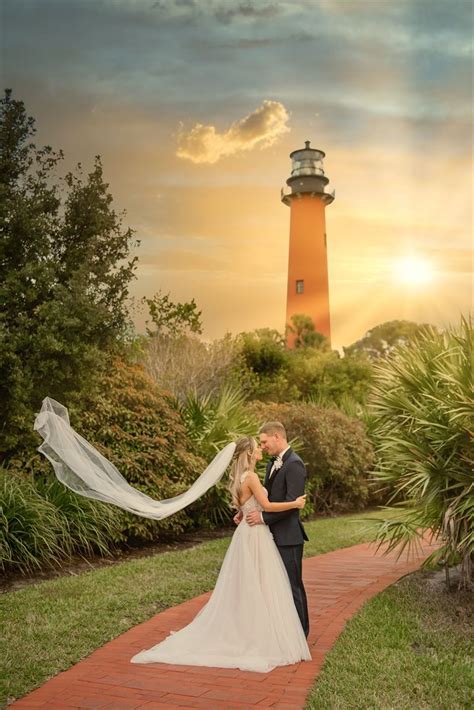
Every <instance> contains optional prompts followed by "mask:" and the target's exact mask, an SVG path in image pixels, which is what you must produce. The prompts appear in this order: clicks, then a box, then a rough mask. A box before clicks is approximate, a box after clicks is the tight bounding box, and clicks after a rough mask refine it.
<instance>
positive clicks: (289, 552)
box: [278, 545, 309, 637]
mask: <svg viewBox="0 0 474 710" xmlns="http://www.w3.org/2000/svg"><path fill="white" fill-rule="evenodd" d="M278 551H279V553H280V555H281V559H282V560H283V564H284V565H285V567H286V571H287V572H288V577H289V578H290V584H291V591H292V592H293V599H294V602H295V607H296V611H297V612H298V616H299V617H300V621H301V626H302V627H303V631H304V633H305V636H306V637H308V634H309V615H308V602H307V600H306V592H305V588H304V586H303V545H283V546H281V547H278Z"/></svg>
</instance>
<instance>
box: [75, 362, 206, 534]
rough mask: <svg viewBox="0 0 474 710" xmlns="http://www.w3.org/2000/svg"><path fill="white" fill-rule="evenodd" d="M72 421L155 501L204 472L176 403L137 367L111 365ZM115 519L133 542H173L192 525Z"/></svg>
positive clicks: (186, 519) (179, 517)
mask: <svg viewBox="0 0 474 710" xmlns="http://www.w3.org/2000/svg"><path fill="white" fill-rule="evenodd" d="M74 414H75V413H72V415H74ZM71 421H72V425H73V427H74V428H75V429H76V430H77V431H80V433H81V435H82V436H84V437H85V438H86V439H87V440H89V441H90V442H91V443H93V444H94V445H95V446H96V447H97V449H98V450H99V451H100V452H101V453H102V454H103V455H104V456H105V457H106V458H108V459H109V460H110V461H112V462H113V463H114V465H115V466H116V467H117V468H118V470H119V471H120V473H121V474H122V475H123V476H124V478H126V479H127V481H128V482H129V483H130V485H132V486H134V487H135V488H137V489H138V490H140V491H142V492H143V493H146V494H147V495H149V496H151V497H152V498H155V499H156V500H164V499H166V498H171V497H174V496H176V495H179V494H180V493H183V492H184V491H185V490H187V489H188V488H189V487H190V486H191V484H192V483H193V482H194V481H195V479H196V478H197V477H198V475H200V474H201V473H202V471H203V470H204V469H205V468H206V465H207V462H206V461H204V459H202V458H201V457H200V456H199V454H198V452H195V451H193V448H194V447H193V444H192V442H191V441H190V439H189V437H188V436H187V432H186V429H185V426H184V422H183V419H182V416H181V414H180V412H179V411H178V409H177V406H176V403H175V401H174V399H173V398H172V397H171V395H170V394H169V393H166V392H163V391H162V390H160V389H159V388H158V387H157V386H156V385H155V384H154V383H153V382H152V381H151V380H150V378H149V377H148V376H147V375H146V373H145V372H144V370H143V368H142V367H141V366H140V365H131V364H127V363H125V362H123V361H121V360H114V361H112V362H111V367H110V369H109V371H108V374H107V375H106V376H105V377H104V378H103V381H102V384H101V392H100V393H99V394H98V395H96V396H94V397H93V398H92V399H91V401H89V402H85V403H84V405H83V408H82V411H81V412H77V416H72V417H71ZM119 514H120V516H121V518H122V533H123V534H124V535H125V537H126V538H127V539H128V540H134V541H135V540H155V539H156V538H157V536H159V537H160V539H163V538H167V537H174V536H176V535H177V534H179V533H181V532H183V531H184V530H185V529H187V528H189V527H191V526H192V525H193V524H194V522H193V519H192V517H190V515H189V513H188V511H187V510H182V511H180V512H179V513H176V514H175V515H172V516H170V517H169V518H165V519H163V520H159V521H157V520H150V519H147V518H140V517H138V516H136V515H133V514H131V513H127V512H124V511H119Z"/></svg>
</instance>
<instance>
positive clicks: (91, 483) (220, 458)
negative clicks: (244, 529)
mask: <svg viewBox="0 0 474 710" xmlns="http://www.w3.org/2000/svg"><path fill="white" fill-rule="evenodd" d="M34 428H35V430H36V431H37V432H38V433H39V434H40V436H42V438H43V439H44V442H43V443H42V444H41V446H39V447H38V451H40V452H41V453H42V454H44V455H45V456H46V458H48V459H49V460H50V461H51V463H52V465H53V468H54V472H55V474H56V477H57V478H58V479H59V480H60V481H61V483H64V485H65V486H67V487H68V488H70V489H71V490H72V491H74V492H75V493H79V495H82V496H86V497H87V498H94V499H96V500H100V501H103V502H105V503H112V504H113V505H117V506H119V508H123V509H124V510H128V511H129V512H130V513H135V515H140V516H142V517H144V518H153V519H155V520H162V519H163V518H167V517H168V516H170V515H173V514H174V513H177V512H178V510H182V509H183V508H185V507H186V506H187V505H190V503H193V502H194V501H195V500H197V499H198V498H199V497H200V496H202V495H203V494H204V493H206V491H208V490H209V488H211V487H212V486H214V485H215V484H216V483H217V482H218V481H219V480H220V479H221V478H222V476H223V475H224V472H225V470H226V468H227V466H228V465H229V463H230V461H231V459H232V455H233V453H234V450H235V444H234V443H230V444H227V446H226V447H224V448H223V449H222V450H221V451H219V453H218V454H217V455H216V457H215V458H214V459H213V460H212V461H211V463H210V464H209V466H208V467H207V468H206V470H205V471H204V472H203V473H202V474H201V475H200V476H199V478H197V480H196V481H195V482H194V483H193V484H192V486H191V487H190V488H189V489H188V490H187V491H185V492H184V493H181V494H180V495H178V496H175V497H174V498H168V499H167V500H161V501H158V500H154V499H153V498H150V496H147V495H145V493H142V492H141V491H138V490H136V488H132V486H130V485H129V484H128V483H127V481H126V480H125V478H124V477H123V476H122V475H121V474H120V473H119V472H118V470H117V469H116V467H115V466H114V465H113V464H112V463H110V461H108V460H107V459H106V458H105V457H104V456H102V454H100V453H99V452H98V451H97V450H96V449H94V447H93V446H91V444H89V442H88V441H86V440H85V439H84V438H83V437H82V436H80V435H79V434H78V433H77V432H75V431H74V429H73V428H72V427H71V425H70V424H69V415H68V411H67V409H66V407H64V406H63V405H62V404H60V403H59V402H56V401H55V400H54V399H51V398H50V397H46V398H45V399H44V400H43V404H42V406H41V411H40V412H39V414H38V415H37V417H36V419H35V423H34Z"/></svg>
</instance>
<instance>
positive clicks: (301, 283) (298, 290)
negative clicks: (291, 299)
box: [296, 279, 304, 293]
mask: <svg viewBox="0 0 474 710" xmlns="http://www.w3.org/2000/svg"><path fill="white" fill-rule="evenodd" d="M296 293H304V281H303V279H301V280H299V281H297V282H296Z"/></svg>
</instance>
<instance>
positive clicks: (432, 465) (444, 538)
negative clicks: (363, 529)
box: [371, 319, 474, 586]
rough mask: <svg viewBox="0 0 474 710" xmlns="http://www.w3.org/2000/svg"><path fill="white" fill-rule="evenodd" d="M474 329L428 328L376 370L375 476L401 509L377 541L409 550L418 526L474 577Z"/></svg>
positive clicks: (466, 576)
mask: <svg viewBox="0 0 474 710" xmlns="http://www.w3.org/2000/svg"><path fill="white" fill-rule="evenodd" d="M472 363H473V331H472V323H471V322H468V321H466V320H465V319H463V320H462V323H461V327H460V328H459V329H455V328H449V329H447V330H446V331H445V332H444V333H442V334H440V333H438V332H437V331H435V330H434V329H432V330H430V331H427V332H426V333H425V334H424V335H422V336H421V337H420V338H419V339H418V340H417V341H415V342H413V343H412V344H408V345H405V346H402V347H400V348H399V349H398V350H397V352H396V353H395V354H394V356H393V357H392V358H390V359H389V360H387V361H384V362H381V363H380V364H379V365H378V366H377V367H376V370H375V372H376V380H375V387H374V391H373V396H372V398H371V410H372V414H373V416H374V427H373V436H374V438H375V442H376V450H377V456H378V466H377V470H376V477H377V479H378V480H379V481H381V482H382V483H384V484H391V485H393V486H394V491H395V492H394V496H393V497H392V501H393V499H395V498H397V499H398V500H399V502H400V505H403V507H404V510H402V511H400V512H399V513H398V515H397V517H396V519H391V520H390V521H385V522H381V524H380V530H379V538H380V540H381V541H383V540H388V541H389V543H390V548H392V547H395V546H398V545H401V547H402V548H403V547H405V546H406V545H410V544H411V543H413V542H415V541H416V540H417V539H418V536H419V534H420V529H421V531H431V532H432V534H433V535H434V536H439V539H440V541H441V548H440V549H439V551H437V552H436V553H435V557H436V559H437V560H442V561H444V562H445V563H446V565H452V564H454V563H455V562H456V561H457V560H458V559H459V558H461V561H462V569H463V574H462V579H461V583H462V584H463V585H464V586H467V585H468V584H469V582H470V580H472V576H473V561H474V482H473V476H472V468H473V463H474V461H473V456H472V451H473V448H472V422H473V416H472V413H473V404H474V402H473V395H472V392H473V382H472Z"/></svg>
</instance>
